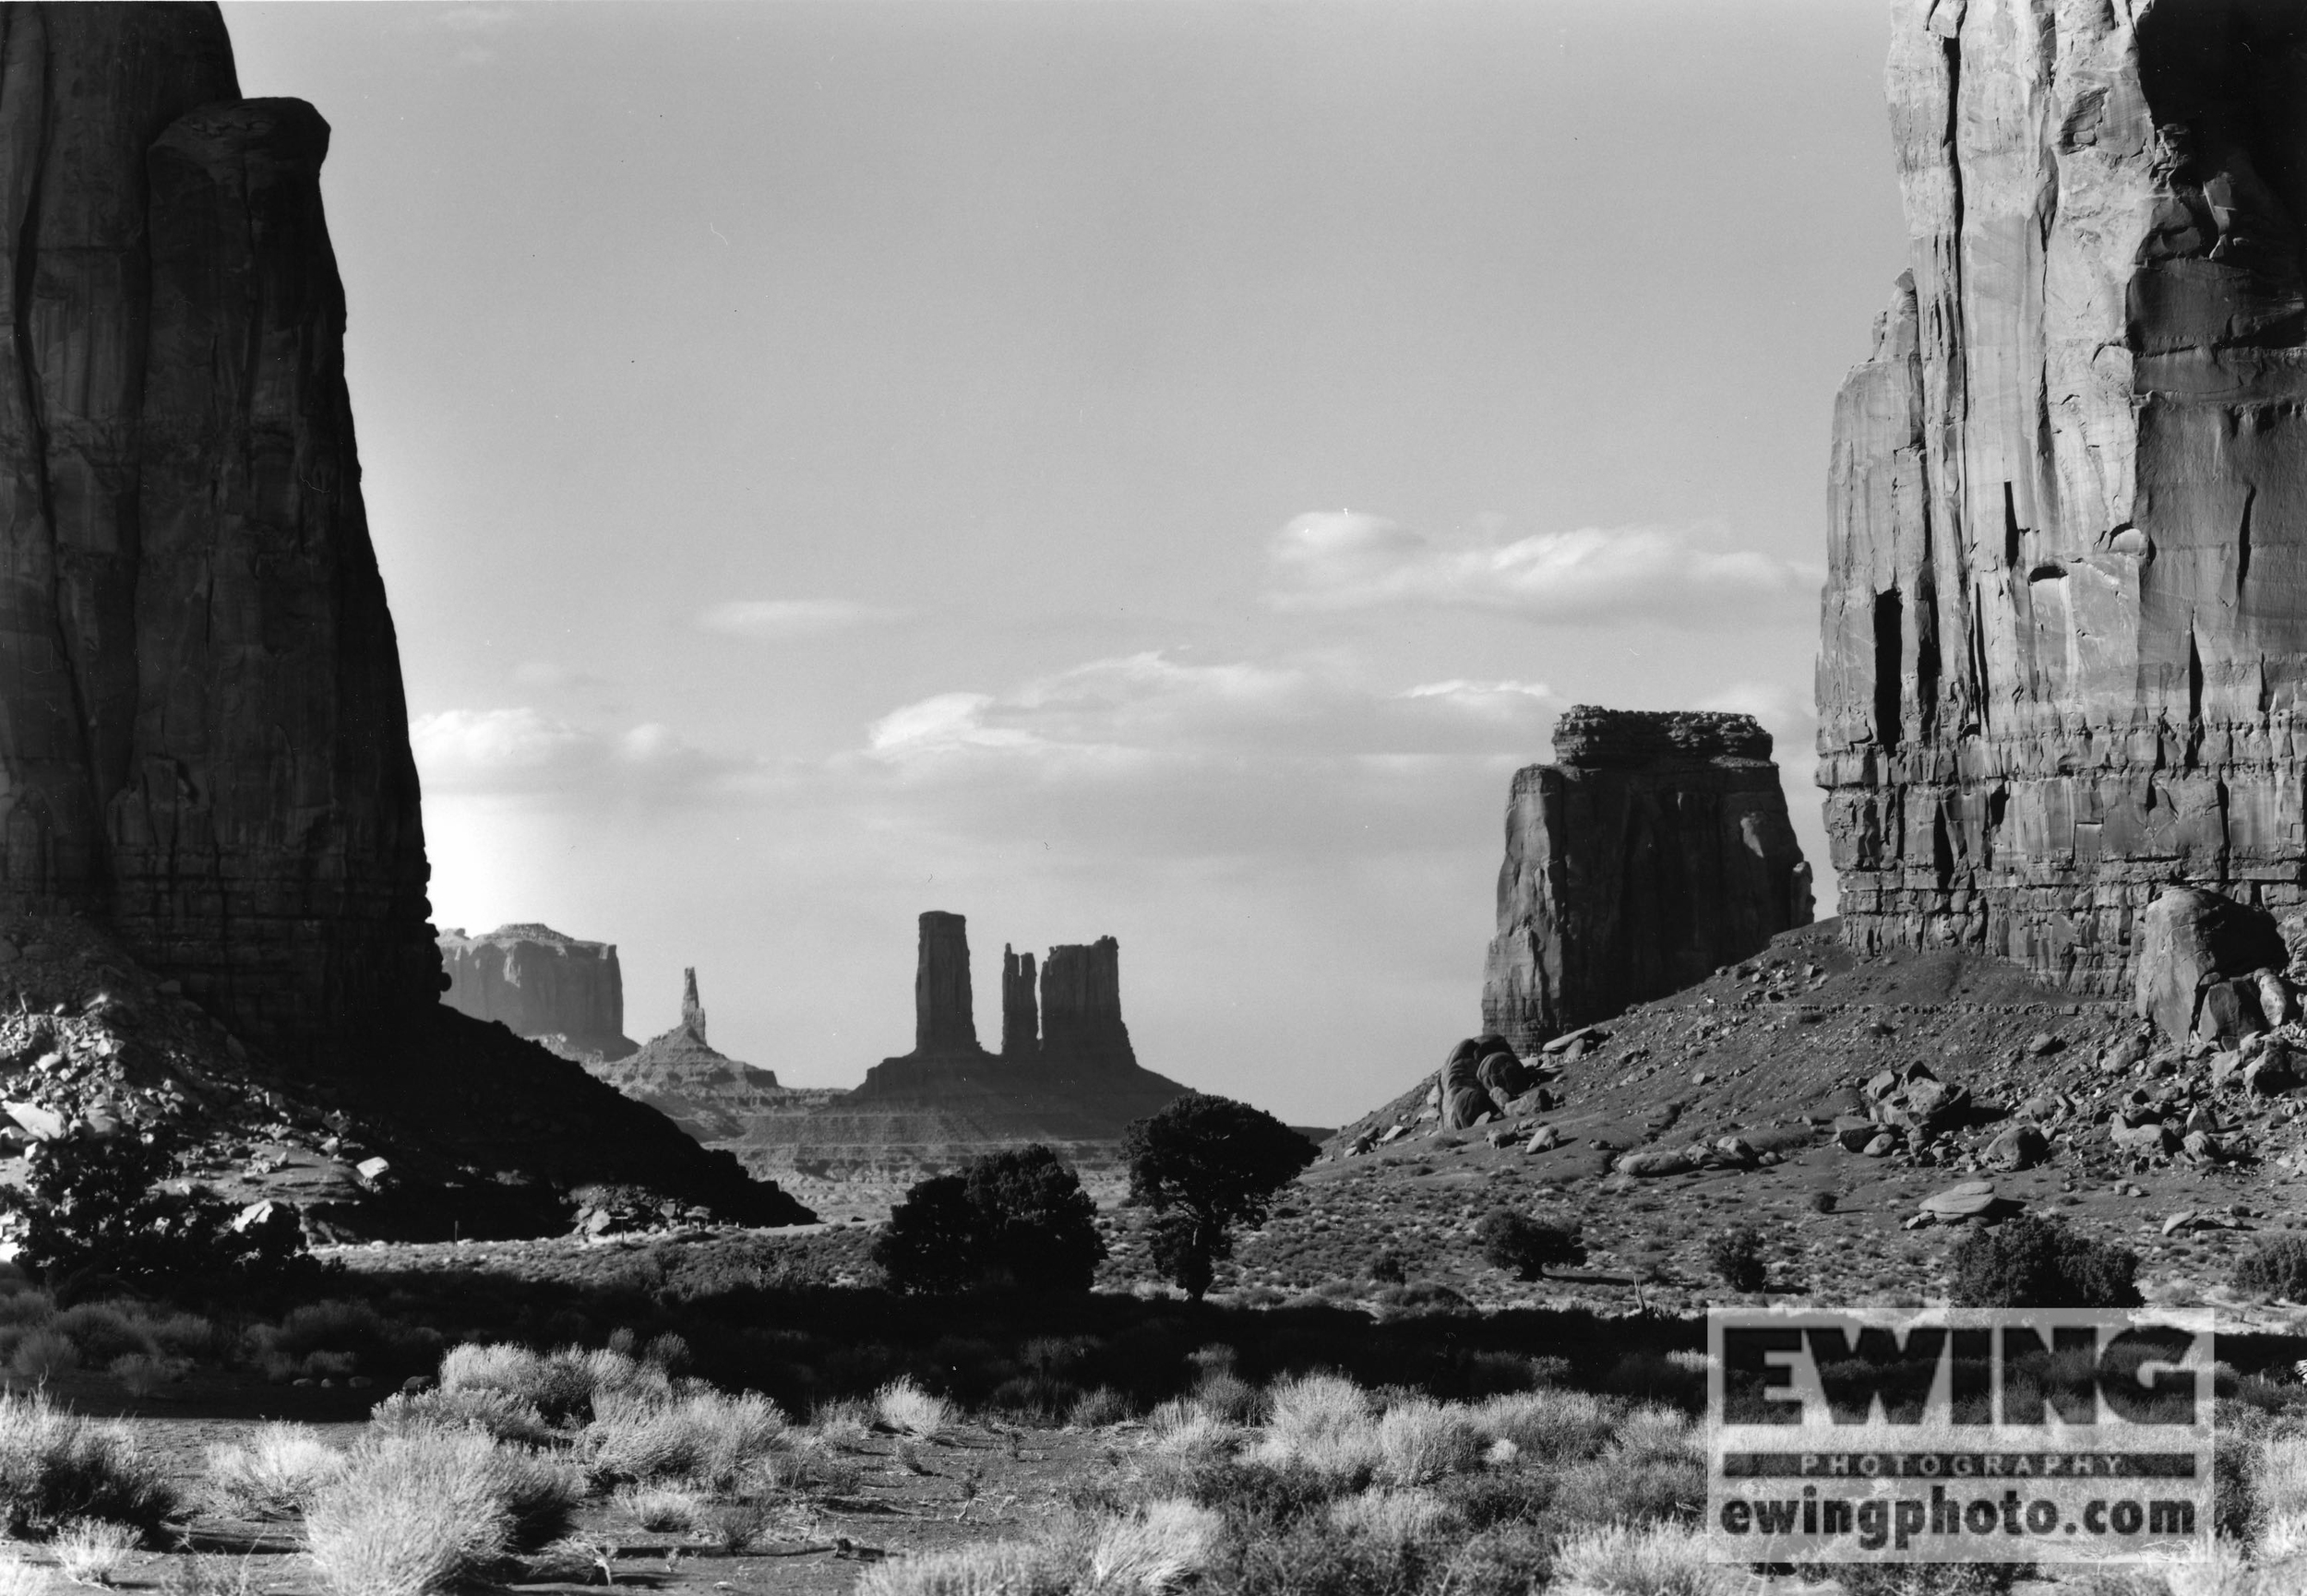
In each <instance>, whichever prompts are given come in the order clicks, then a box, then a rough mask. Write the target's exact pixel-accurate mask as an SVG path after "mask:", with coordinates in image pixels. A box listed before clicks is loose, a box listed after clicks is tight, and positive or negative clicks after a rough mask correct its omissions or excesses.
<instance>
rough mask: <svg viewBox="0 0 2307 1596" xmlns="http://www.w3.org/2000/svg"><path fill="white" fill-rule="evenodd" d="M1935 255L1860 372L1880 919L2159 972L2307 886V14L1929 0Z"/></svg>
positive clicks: (1846, 888)
mask: <svg viewBox="0 0 2307 1596" xmlns="http://www.w3.org/2000/svg"><path fill="white" fill-rule="evenodd" d="M1887 83H1888V89H1889V97H1890V106H1891V125H1892V129H1893V135H1894V143H1895V151H1896V159H1897V166H1898V176H1899V181H1900V185H1901V188H1902V192H1903V195H1904V198H1905V206H1906V215H1907V227H1908V232H1909V235H1910V244H1909V263H1908V265H1909V269H1908V270H1907V273H1906V274H1905V275H1904V276H1902V277H1901V278H1900V280H1899V282H1898V286H1897V289H1896V291H1895V293H1894V294H1893V296H1892V301H1891V304H1890V307H1889V309H1888V310H1887V311H1886V312H1885V313H1884V314H1883V316H1882V318H1881V319H1880V321H1879V322H1878V324H1877V327H1876V330H1875V341H1874V349H1873V352H1872V353H1871V356H1870V357H1869V358H1868V360H1867V361H1866V362H1865V363H1863V364H1861V365H1860V366H1859V367H1858V369H1857V370H1855V371H1854V372H1853V373H1852V374H1851V375H1850V377H1849V379H1848V381H1847V383H1846V384H1845V386H1844V387H1843V390H1842V393H1841V396H1840V398H1839V399H1838V400H1837V403H1836V408H1835V432H1834V445H1833V457H1832V467H1831V478H1830V482H1831V487H1830V494H1829V504H1830V519H1831V543H1830V554H1829V578H1828V585H1827V590H1826V595H1825V604H1824V615H1823V639H1822V648H1821V654H1820V661H1819V673H1818V704H1819V711H1820V717H1821V721H1820V732H1819V753H1820V776H1819V780H1820V782H1821V784H1822V785H1823V787H1824V788H1825V789H1826V822H1827V829H1828V833H1829V836H1830V838H1831V840H1832V846H1833V863H1834V866H1835V871H1836V873H1837V875H1838V876H1839V877H1840V884H1841V896H1842V913H1843V918H1844V922H1845V924H1846V927H1847V935H1848V936H1849V938H1850V940H1851V941H1852V942H1853V943H1854V944H1855V945H1857V946H1859V947H1862V948H1878V947H1886V946H1897V947H1945V946H1962V947H1981V948H1985V949H1988V950H1990V951H1992V952H1995V953H1998V954H2003V955H2007V956H2009V957H2011V958H2013V959H2017V960H2019V961H2021V962H2022V963H2024V964H2026V966H2027V967H2028V968H2029V969H2030V970H2031V971H2034V972H2035V973H2036V974H2037V975H2038V976H2040V977H2042V978H2045V979H2048V980H2050V981H2052V982H2054V983H2063V984H2065V985H2067V986H2069V987H2070V988H2072V989H2075V990H2080V991H2090V992H2097V993H2106V994H2115V993H2119V992H2122V991H2125V990H2127V989H2128V987H2129V984H2130V981H2131V976H2132V963H2133V959H2134V951H2133V950H2134V944H2135V941H2136V930H2137V924H2138V918H2139V916H2140V914H2141V912H2142V911H2143V910H2144V909H2145V907H2146V904H2147V903H2148V902H2150V901H2151V900H2152V899H2153V898H2154V897H2155V895H2156V894H2157V892H2158V890H2160V888H2161V887H2163V886H2164V885H2166V884H2168V883H2171V882H2187V883H2193V884H2197V885H2202V886H2206V887H2214V888H2217V890H2219V891H2222V892H2225V893H2227V894H2229V895H2230V896H2233V897H2235V898H2238V899H2242V900H2243V901H2246V902H2249V903H2253V904H2256V905H2258V906H2260V907H2263V908H2265V909H2268V910H2270V911H2274V912H2276V913H2277V915H2278V916H2285V917H2288V918H2289V919H2290V920H2291V922H2292V926H2293V931H2294V934H2296V932H2297V929H2298V926H2299V916H2298V911H2299V910H2300V908H2301V904H2302V901H2307V887H2302V883H2301V877H2302V864H2307V821H2303V812H2302V785H2301V779H2302V774H2307V771H2303V769H2302V767H2303V766H2307V721H2303V720H2302V713H2301V691H2302V686H2307V351H2302V340H2307V292H2303V290H2307V282H2303V280H2302V271H2301V266H2302V256H2303V255H2307V227H2303V226H2302V220H2307V13H2303V12H2302V11H2301V8H2300V7H2298V6H2289V5H2274V4H2264V3H2246V0H2198V3H2193V4H2180V3H2178V0H2160V3H2159V4H2150V5H2139V6H2085V5H2076V4H2072V3H2068V0H1969V3H1968V4H1962V3H1960V0H1937V3H1935V4H1932V3H1929V0H1901V3H1900V4H1898V5H1897V6H1895V10H1894V42H1893V45H1892V51H1891V58H1890V64H1889V68H1888V75H1887Z"/></svg>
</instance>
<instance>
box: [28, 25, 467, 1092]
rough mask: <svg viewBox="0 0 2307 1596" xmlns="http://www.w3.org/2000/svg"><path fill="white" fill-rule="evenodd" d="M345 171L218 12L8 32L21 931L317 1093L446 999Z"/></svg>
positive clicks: (314, 125)
mask: <svg viewBox="0 0 2307 1596" xmlns="http://www.w3.org/2000/svg"><path fill="white" fill-rule="evenodd" d="M328 148H329V127H328V125H327V124H326V123H325V122H323V121H322V120H321V118H320V116H319V114H318V113H317V112H315V111H314V110H313V109H312V107H311V106H309V105H306V104H305V103H304V102H303V101H295V100H243V99H241V98H240V89H239V85H238V82H237V80H236V77H235V73H234V69H233V54H232V46H231V42H230V40H229V39H228V38H227V36H226V34H225V30H224V25H223V21H222V18H221V17H220V16H219V14H218V13H217V11H216V9H215V8H214V7H213V6H18V7H11V8H10V9H9V10H8V12H7V13H6V17H5V18H0V184H4V185H5V187H6V192H7V193H8V194H9V195H11V196H13V197H14V198H13V199H12V200H11V202H10V205H9V208H8V213H7V224H6V230H5V232H0V257H5V258H4V259H0V267H4V268H5V269H0V295H6V296H8V298H9V300H10V304H9V312H8V315H7V316H6V318H5V320H0V326H6V327H10V328H14V329H15V330H14V332H13V334H12V335H11V336H8V337H6V338H0V570H5V572H6V578H5V581H0V697H4V698H5V711H6V712H5V713H0V904H5V905H6V906H8V907H11V908H15V909H19V910H29V911H35V912H37V911H44V910H45V909H48V908H51V907H61V908H70V909H75V910H78V911H85V912H88V913H90V914H91V915H93V916H96V917H98V918H101V919H102V920H104V921H105V922H107V923H109V924H110V925H111V926H112V927H113V928H114V930H116V931H117V932H118V934H119V935H121V936H122V938H123V939H124V940H125V941H126V943H127V944H128V946H129V947H130V948H131V949H132V950H133V951H134V952H135V953H136V954H137V957H138V958H139V959H141V960H142V961H143V962H145V963H146V964H148V965H149V966H150V967H152V968H155V969H157V970H158V971H161V972H162V973H163V974H166V975H171V976H174V977H177V978H178V979H180V980H181V981H182V982H183V983H184V985H185V989H186V990H187V992H189V993H190V994H191V995H193V996H194V997H196V998H197V999H198V1000H199V1001H200V1002H201V1003H202V1004H204V1005H205V1006H208V1007H209V1009H211V1010H212V1011H214V1012H215V1013H216V1014H217V1015H218V1016H219V1017H220V1018H222V1019H224V1020H225V1021H226V1023H228V1024H229V1025H231V1026H232V1027H233V1030H235V1031H237V1032H239V1033H240V1034H242V1035H244V1036H245V1037H246V1038H247V1039H248V1040H249V1041H251V1042H262V1043H264V1044H267V1045H268V1046H269V1048H271V1049H272V1050H273V1051H274V1052H275V1053H276V1054H280V1055H281V1056H283V1057H284V1058H286V1059H293V1060H298V1061H302V1060H306V1059H313V1058H320V1057H340V1056H342V1055H344V1054H348V1053H356V1054H366V1053H368V1052H369V1051H370V1047H369V1044H370V1043H373V1042H377V1041H378V1040H381V1039H384V1038H388V1037H389V1036H392V1035H397V1034H399V1033H400V1031H401V1030H402V1029H403V1028H404V1027H405V1026H406V1025H407V1024H408V1023H411V1017H412V1016H418V1015H422V1014H424V1013H426V1012H429V1011H430V1010H431V1007H432V1005H433V1002H434V1000H435V999H436V997H437V996H438V995H439V991H440V961H439V956H438V954H437V952H436V949H435V947H434V943H433V933H432V928H431V927H430V926H429V925H428V924H427V923H425V918H426V915H427V913H428V912H429V910H428V906H427V904H426V902H425V898H424V889H425V881H426V875H427V869H426V864H425V859H424V832H423V827H422V823H421V820H420V816H419V810H418V792H417V779H416V768H415V765H414V763H413V761H412V759H411V757H410V752H409V740H408V713H407V707H406V704H405V702H404V700H403V697H402V693H401V685H400V659H399V655H398V650H397V648H396V645H395V642H394V637H393V628H392V619H391V616H390V614H389V613H388V611H387V609H386V604H385V590H384V584H383V581H382V579H381V578H379V576H378V574H377V559H376V554H375V553H374V551H373V549H372V548H371V546H370V542H369V536H368V527H367V521H366V518H365V513H364V510H363V507H362V502H361V491H360V479H361V470H360V461H359V459H358V457H357V455H356V453H355V450H354V447H353V412H352V405H351V402H350V399H349V398H348V396H347V393H346V390H345V384H344V341H343V339H344V317H345V306H344V293H343V289H342V285H341V282H340V281H339V279H338V276H337V269H336V261H335V257H334V256H333V254H332V253H331V251H330V248H329V234H328V227H327V224H326V222H325V220H323V217H322V212H321V199H320V165H321V161H322V159H323V157H324V156H325V155H326V154H327V152H328Z"/></svg>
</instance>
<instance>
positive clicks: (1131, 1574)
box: [1085, 1499, 1225, 1596]
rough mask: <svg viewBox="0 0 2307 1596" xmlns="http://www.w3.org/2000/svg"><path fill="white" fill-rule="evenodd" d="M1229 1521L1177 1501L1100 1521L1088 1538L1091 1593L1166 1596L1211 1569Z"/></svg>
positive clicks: (1213, 1511) (1161, 1502) (1156, 1503)
mask: <svg viewBox="0 0 2307 1596" xmlns="http://www.w3.org/2000/svg"><path fill="white" fill-rule="evenodd" d="M1224 1529H1225V1520H1224V1519H1221V1518H1220V1517H1219V1515H1218V1513H1217V1510H1216V1509H1215V1508H1213V1507H1201V1506H1200V1505H1199V1504H1197V1503H1193V1502H1182V1501H1177V1500H1175V1499H1172V1500H1167V1501H1160V1502H1154V1503H1153V1504H1151V1505H1149V1506H1148V1507H1146V1509H1145V1510H1144V1511H1143V1512H1142V1513H1130V1514H1122V1515H1118V1516H1116V1517H1112V1518H1107V1519H1101V1520H1099V1521H1098V1522H1097V1523H1096V1524H1095V1525H1094V1528H1093V1530H1092V1531H1091V1534H1090V1536H1089V1554H1088V1558H1087V1563H1088V1567H1087V1571H1086V1572H1087V1579H1086V1581H1085V1584H1086V1587H1087V1589H1089V1590H1099V1591H1105V1590H1111V1591H1126V1592H1130V1593H1132V1596H1161V1593H1162V1592H1165V1591H1170V1590H1177V1589H1178V1588H1179V1587H1181V1586H1183V1585H1185V1584H1186V1583H1188V1582H1189V1581H1190V1580H1192V1579H1195V1578H1199V1577H1200V1576H1201V1574H1202V1573H1204V1572H1205V1571H1207V1570H1208V1568H1209V1566H1210V1564H1211V1560H1212V1557H1213V1554H1215V1552H1216V1550H1217V1545H1218V1537H1219V1535H1220V1534H1221V1533H1222V1531H1223V1530H1224Z"/></svg>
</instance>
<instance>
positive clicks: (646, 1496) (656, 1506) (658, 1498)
mask: <svg viewBox="0 0 2307 1596" xmlns="http://www.w3.org/2000/svg"><path fill="white" fill-rule="evenodd" d="M616 1505H617V1507H620V1508H621V1509H623V1510H624V1511H625V1512H627V1513H629V1514H631V1515H632V1517H633V1520H634V1522H636V1523H638V1524H639V1525H640V1527H641V1528H642V1529H644V1530H656V1531H657V1532H658V1533H660V1534H663V1533H667V1532H670V1531H680V1532H684V1533H685V1532H687V1531H688V1530H694V1529H696V1528H697V1525H698V1520H699V1519H700V1518H701V1517H702V1516H703V1514H704V1511H705V1501H704V1498H703V1497H701V1496H699V1495H698V1494H697V1493H696V1492H694V1491H684V1490H681V1489H679V1488H677V1487H675V1486H671V1485H624V1486H620V1487H619V1488H618V1490H617V1493H616Z"/></svg>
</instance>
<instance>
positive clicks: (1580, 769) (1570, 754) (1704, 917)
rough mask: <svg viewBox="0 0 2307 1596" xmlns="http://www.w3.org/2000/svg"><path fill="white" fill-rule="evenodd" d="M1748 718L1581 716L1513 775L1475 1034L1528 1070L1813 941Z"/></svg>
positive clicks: (1775, 796) (1775, 795) (1566, 719)
mask: <svg viewBox="0 0 2307 1596" xmlns="http://www.w3.org/2000/svg"><path fill="white" fill-rule="evenodd" d="M1554 756H1555V760H1556V763H1554V764H1552V765H1532V766H1528V767H1526V768H1524V769H1522V770H1520V771H1518V772H1516V773H1515V776H1514V780H1513V786H1512V792H1511V793H1510V795H1509V797H1508V801H1507V808H1506V861H1505V864H1504V865H1503V866H1502V867H1501V868H1500V871H1499V875H1498V935H1497V936H1496V937H1495V938H1494V939H1493V940H1492V941H1491V943H1490V948H1489V959H1488V966H1487V968H1486V970H1485V971H1484V976H1483V983H1482V1029H1483V1030H1484V1031H1485V1032H1491V1033H1496V1034H1497V1035H1498V1036H1500V1037H1503V1038H1504V1039H1505V1041H1506V1042H1508V1043H1510V1044H1511V1045H1512V1047H1513V1048H1514V1049H1515V1050H1516V1051H1517V1052H1519V1053H1522V1054H1531V1053H1535V1052H1536V1051H1537V1050H1538V1048H1539V1047H1540V1046H1541V1045H1542V1044H1543V1043H1544V1042H1547V1041H1548V1039H1549V1038H1552V1037H1555V1036H1558V1035H1560V1033H1562V1032H1564V1031H1567V1030H1572V1029H1574V1028H1576V1027H1578V1026H1581V1025H1584V1024H1585V1023H1587V1022H1588V1021H1590V1020H1595V1019H1601V1018H1608V1016H1610V1015H1613V1014H1617V1013H1619V1012H1620V1010H1622V1009H1624V1008H1625V1007H1627V1006H1629V1005H1631V1004H1635V1003H1641V1002H1644V1001H1645V1000H1647V999H1649V998H1653V997H1659V996H1663V995H1666V994H1667V993H1669V992H1677V991H1679V990H1681V989H1682V988H1683V987H1686V986H1691V985H1693V984H1695V983H1698V982H1700V981H1703V980H1704V979H1705V978H1706V976H1707V975H1709V974H1711V973H1712V972H1713V971H1715V970H1717V969H1719V968H1720V967H1721V966H1723V965H1725V964H1730V963H1735V962H1736V961H1737V960H1739V959H1745V958H1748V957H1750V956H1751V955H1752V954H1755V953H1757V952H1760V951H1761V950H1762V949H1763V947H1765V946H1767V945H1768V943H1769V942H1770V939H1771V938H1772V937H1774V936H1775V935H1778V934H1779V933H1780V932H1782V931H1791V930H1793V929H1794V928H1796V927H1797V926H1801V925H1808V924H1809V923H1811V872H1810V866H1809V865H1808V864H1805V863H1803V859H1802V848H1801V844H1800V843H1799V842H1797V841H1796V840H1795V836H1794V828H1793V826H1792V824H1791V823H1790V822H1789V821H1788V820H1787V795H1786V791H1785V789H1784V787H1783V786H1782V785H1781V784H1780V782H1779V780H1778V767H1777V766H1776V765H1775V764H1773V763H1772V762H1771V757H1770V756H1771V739H1770V733H1769V732H1766V731H1764V730H1763V728H1762V726H1761V725H1760V724H1758V723H1757V722H1756V721H1754V719H1753V718H1752V717H1751V716H1749V715H1733V714H1721V713H1711V712H1697V711H1691V712H1674V713H1653V712H1647V711H1638V710H1625V709H1597V708H1595V707H1593V706H1591V705H1580V706H1578V707H1577V708H1575V709H1571V710H1570V711H1569V712H1567V713H1566V714H1564V715H1563V716H1562V718H1561V720H1560V721H1559V722H1558V723H1557V724H1556V726H1555V729H1554Z"/></svg>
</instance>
